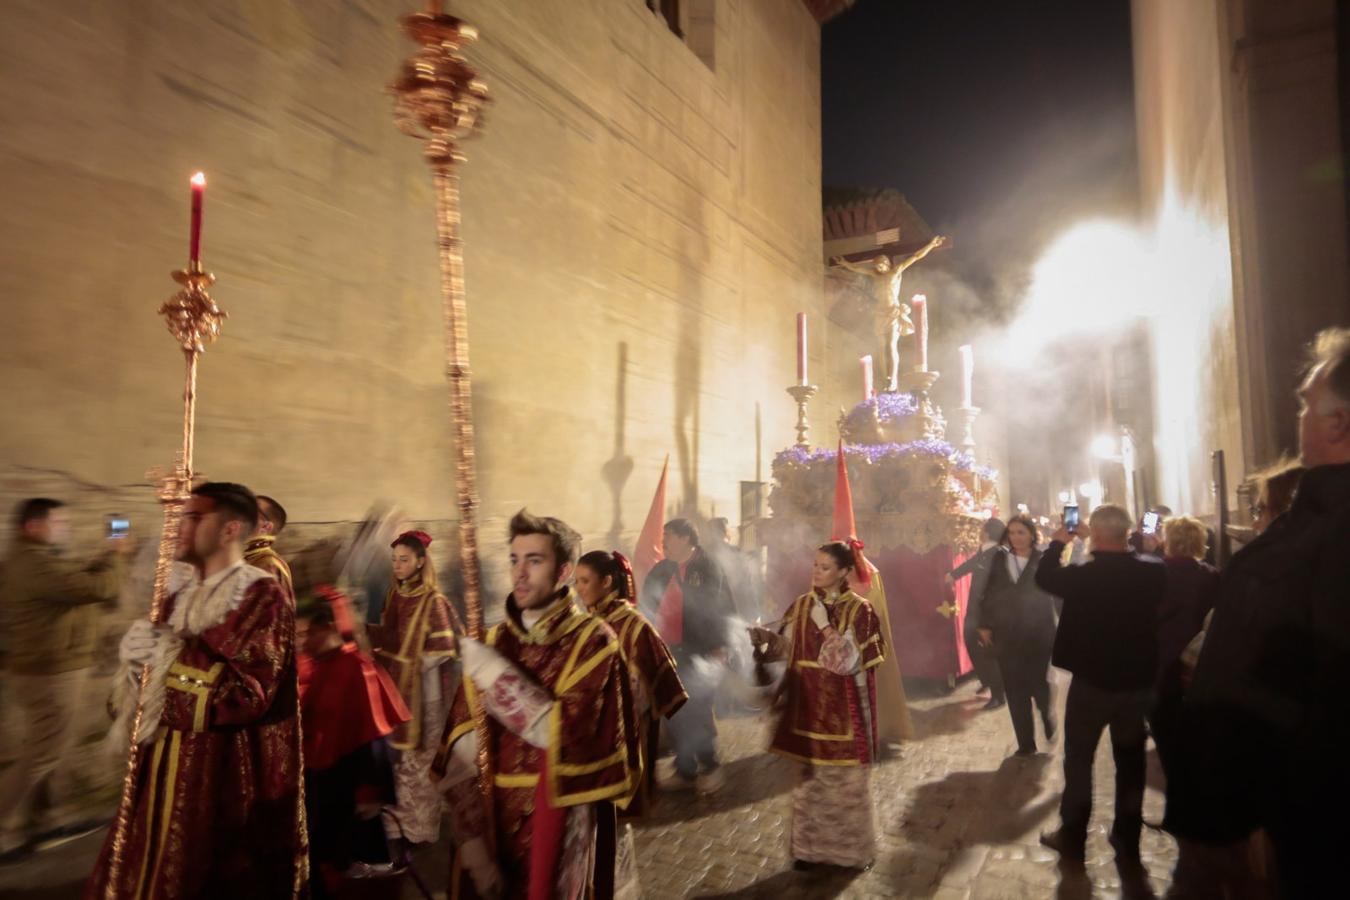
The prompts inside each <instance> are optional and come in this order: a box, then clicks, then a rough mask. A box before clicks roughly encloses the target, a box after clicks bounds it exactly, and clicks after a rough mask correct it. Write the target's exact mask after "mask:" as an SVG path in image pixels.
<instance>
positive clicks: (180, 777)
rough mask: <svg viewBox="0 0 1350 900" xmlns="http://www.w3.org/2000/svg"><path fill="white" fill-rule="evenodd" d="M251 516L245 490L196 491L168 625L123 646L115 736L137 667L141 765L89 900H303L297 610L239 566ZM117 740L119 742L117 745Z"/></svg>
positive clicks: (124, 726)
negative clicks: (123, 823) (117, 845)
mask: <svg viewBox="0 0 1350 900" xmlns="http://www.w3.org/2000/svg"><path fill="white" fill-rule="evenodd" d="M257 519H258V504H257V500H256V499H255V498H254V495H253V493H252V492H251V491H249V489H248V488H246V487H243V486H242V485H237V484H228V483H223V482H210V483H207V484H203V485H201V486H200V487H198V488H197V489H196V490H194V491H193V492H192V497H191V498H190V499H189V501H188V504H187V507H186V509H185V510H184V513H183V520H182V525H181V528H180V531H179V535H178V552H177V558H178V559H179V560H180V561H183V562H186V563H189V564H190V566H191V574H190V575H186V576H183V577H181V578H179V579H177V580H179V581H182V582H183V583H179V584H171V585H170V596H169V598H168V600H167V601H166V605H165V610H164V617H163V624H160V625H154V624H151V623H150V621H149V620H146V619H142V620H139V621H137V622H135V623H134V624H133V625H132V626H131V628H130V629H129V630H128V631H127V634H126V636H125V637H123V639H122V645H121V650H120V656H121V659H122V661H123V663H124V668H123V671H122V672H120V673H119V676H118V680H119V682H120V684H121V686H122V687H123V688H124V691H123V696H122V697H121V700H120V702H119V704H118V706H119V710H118V713H119V718H118V722H117V724H116V725H115V726H114V729H113V734H114V735H121V736H122V737H123V739H124V740H125V739H127V737H126V735H127V732H128V731H129V725H128V723H129V720H130V719H131V713H132V710H133V709H134V707H135V704H136V689H137V686H138V685H139V681H140V676H141V672H142V669H144V668H145V667H149V669H150V675H149V679H148V682H147V686H146V688H145V690H144V692H143V695H142V696H141V697H140V703H141V707H142V710H143V718H142V720H141V725H140V728H139V730H138V733H137V735H136V738H137V739H138V740H139V742H140V745H141V749H140V758H139V760H138V769H137V772H136V783H135V790H134V792H133V794H132V797H131V803H130V814H129V817H128V822H127V827H126V830H125V835H124V837H125V840H124V843H123V845H122V847H121V849H120V854H118V859H116V861H114V839H113V834H110V835H109V839H108V841H107V843H106V844H105V845H104V847H103V852H102V853H101V854H100V856H99V860H98V862H97V864H96V865H95V867H94V872H93V875H92V876H91V877H90V879H89V884H88V886H87V887H86V890H85V896H86V897H87V898H90V900H94V898H100V900H101V898H103V897H105V896H107V895H108V894H109V893H111V894H112V895H113V896H115V897H118V898H180V897H183V898H185V897H194V898H216V897H219V898H227V897H228V898H241V897H248V898H250V900H272V898H290V897H298V896H301V895H302V893H303V891H304V889H305V884H306V881H307V877H308V861H307V853H308V850H307V846H306V837H305V818H304V803H303V799H302V794H301V790H300V784H301V774H302V773H301V762H300V728H299V716H298V711H299V708H298V698H297V683H296V670H295V652H294V650H295V648H294V644H295V612H294V608H293V607H292V605H291V604H290V602H289V601H288V599H287V597H286V594H285V591H284V590H283V589H282V587H281V585H280V584H279V583H278V582H277V580H276V579H275V578H274V577H272V576H271V575H269V574H268V573H266V572H263V571H262V570H260V569H256V568H254V567H252V566H250V565H247V564H246V563H245V562H244V544H245V541H246V540H247V539H248V536H249V534H250V533H251V532H252V531H253V528H254V525H255V523H256V522H257ZM123 746H125V745H123Z"/></svg>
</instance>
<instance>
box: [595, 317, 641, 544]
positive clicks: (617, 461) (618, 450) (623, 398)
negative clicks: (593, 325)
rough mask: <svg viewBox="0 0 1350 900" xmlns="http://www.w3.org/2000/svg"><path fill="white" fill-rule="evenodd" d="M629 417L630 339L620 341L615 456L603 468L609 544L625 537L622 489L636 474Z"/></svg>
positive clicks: (602, 478) (615, 403)
mask: <svg viewBox="0 0 1350 900" xmlns="http://www.w3.org/2000/svg"><path fill="white" fill-rule="evenodd" d="M627 420H628V342H627V341H620V342H619V360H618V367H617V370H616V372H615V376H614V455H613V456H611V457H610V458H609V459H608V460H607V461H606V462H605V464H604V465H602V466H601V467H600V478H601V480H603V481H604V482H605V486H606V487H608V488H609V496H610V521H609V531H608V532H607V533H606V535H605V541H606V546H608V547H610V548H614V547H618V546H620V540H621V538H622V536H623V489H624V486H625V485H626V484H627V483H628V478H629V476H630V475H632V474H633V457H631V456H629V455H628V453H627V452H626V448H627Z"/></svg>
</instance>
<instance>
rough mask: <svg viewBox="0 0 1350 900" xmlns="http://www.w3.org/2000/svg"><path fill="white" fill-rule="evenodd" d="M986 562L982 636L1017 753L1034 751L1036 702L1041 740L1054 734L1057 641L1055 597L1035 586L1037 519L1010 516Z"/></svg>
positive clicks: (981, 625) (1023, 753) (1038, 555)
mask: <svg viewBox="0 0 1350 900" xmlns="http://www.w3.org/2000/svg"><path fill="white" fill-rule="evenodd" d="M999 544H1000V546H999V548H998V550H997V551H996V555H995V556H994V558H993V560H992V562H991V563H990V566H989V580H988V583H987V584H986V585H985V589H984V602H983V604H982V606H981V608H980V639H981V641H982V643H983V644H984V646H985V647H988V648H991V649H992V650H993V652H994V654H995V655H996V656H997V657H998V667H999V670H1000V671H1001V672H1002V673H1003V687H1004V690H1005V691H1006V692H1007V696H1008V715H1009V717H1010V718H1011V719H1012V725H1013V733H1014V734H1016V735H1017V755H1018V756H1031V755H1032V754H1034V753H1035V752H1036V724H1035V720H1034V719H1033V718H1032V715H1031V705H1032V702H1033V701H1034V702H1035V704H1036V708H1037V709H1038V710H1039V711H1040V714H1041V723H1042V726H1043V727H1044V729H1045V739H1046V740H1047V741H1053V740H1054V739H1055V731H1056V723H1055V715H1054V708H1053V703H1052V702H1051V697H1050V650H1051V648H1052V647H1053V646H1054V643H1055V598H1054V597H1052V596H1050V595H1049V594H1047V593H1046V592H1045V591H1043V590H1042V589H1041V588H1039V587H1037V585H1036V570H1037V568H1038V567H1039V566H1040V565H1041V563H1042V561H1043V557H1042V554H1041V551H1039V550H1037V549H1036V524H1035V523H1034V522H1033V521H1032V520H1031V519H1030V518H1029V517H1027V516H1013V517H1012V518H1011V519H1009V520H1008V527H1007V528H1005V529H1004V531H1003V536H1002V540H1000V541H999Z"/></svg>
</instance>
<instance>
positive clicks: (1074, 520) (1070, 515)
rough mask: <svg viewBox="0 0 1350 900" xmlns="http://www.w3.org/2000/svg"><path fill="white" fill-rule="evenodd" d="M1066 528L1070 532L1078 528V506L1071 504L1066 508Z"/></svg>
mask: <svg viewBox="0 0 1350 900" xmlns="http://www.w3.org/2000/svg"><path fill="white" fill-rule="evenodd" d="M1064 527H1065V528H1067V529H1068V530H1069V531H1073V530H1074V529H1075V528H1077V527H1078V504H1076V503H1070V504H1067V505H1066V506H1065V507H1064Z"/></svg>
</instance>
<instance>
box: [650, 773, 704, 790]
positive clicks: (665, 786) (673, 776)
mask: <svg viewBox="0 0 1350 900" xmlns="http://www.w3.org/2000/svg"><path fill="white" fill-rule="evenodd" d="M701 777H702V776H700V779H701ZM694 784H695V782H694V781H693V779H690V778H685V777H684V776H683V775H681V774H680V773H679V772H671V773H670V774H669V775H666V776H664V777H661V778H658V779H656V787H657V788H658V789H660V790H663V791H688V790H693V788H694Z"/></svg>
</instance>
